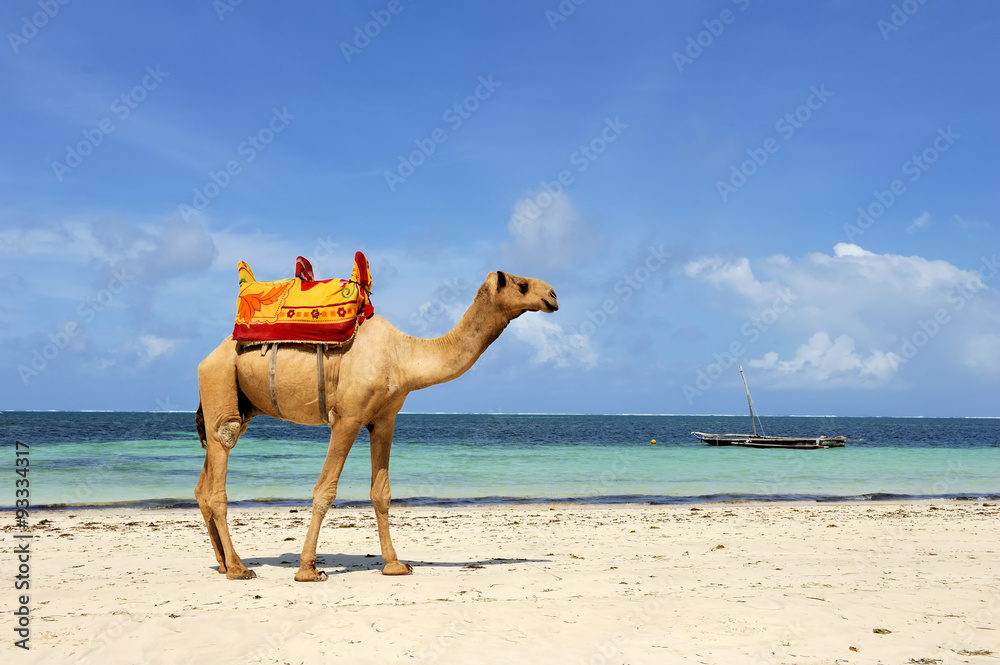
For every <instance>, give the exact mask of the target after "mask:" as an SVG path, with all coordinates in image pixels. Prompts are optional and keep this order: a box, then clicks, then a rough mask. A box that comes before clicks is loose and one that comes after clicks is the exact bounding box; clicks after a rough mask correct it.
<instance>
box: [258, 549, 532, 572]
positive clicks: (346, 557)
mask: <svg viewBox="0 0 1000 665" xmlns="http://www.w3.org/2000/svg"><path fill="white" fill-rule="evenodd" d="M405 561H406V563H409V564H411V565H412V566H413V567H415V568H420V567H424V566H427V567H432V568H470V569H471V568H483V567H485V566H498V565H510V564H512V563H548V562H549V561H551V559H483V560H479V561H415V560H413V559H406V560H405ZM243 564H244V565H245V566H247V567H248V568H260V567H262V566H273V567H275V568H292V569H298V567H299V555H298V553H295V554H292V553H286V554H281V555H279V556H272V557H267V556H265V557H260V556H258V557H253V558H252V559H246V560H244V561H243ZM384 565H385V562H384V561H382V557H381V556H379V555H377V554H343V553H339V554H319V555H317V557H316V566H317V567H318V568H321V569H322V570H323V571H325V572H326V574H327V575H343V574H345V573H354V572H358V571H362V570H381V569H382V566H384Z"/></svg>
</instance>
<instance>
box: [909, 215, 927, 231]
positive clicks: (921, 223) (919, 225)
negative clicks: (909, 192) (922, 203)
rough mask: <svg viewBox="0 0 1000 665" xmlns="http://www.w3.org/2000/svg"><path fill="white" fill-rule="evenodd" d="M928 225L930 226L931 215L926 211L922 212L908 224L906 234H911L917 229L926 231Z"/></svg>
mask: <svg viewBox="0 0 1000 665" xmlns="http://www.w3.org/2000/svg"><path fill="white" fill-rule="evenodd" d="M930 225H931V214H930V213H929V212H927V211H926V210H924V212H923V214H922V215H920V217H917V218H916V219H915V220H913V221H912V222H910V225H909V226H907V227H906V232H907V233H913V232H914V231H916V230H917V229H926V228H927V227H928V226H930Z"/></svg>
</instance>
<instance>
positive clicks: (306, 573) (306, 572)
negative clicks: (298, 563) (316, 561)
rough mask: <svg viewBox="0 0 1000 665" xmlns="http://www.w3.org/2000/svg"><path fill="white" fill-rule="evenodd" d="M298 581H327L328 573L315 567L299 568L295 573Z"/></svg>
mask: <svg viewBox="0 0 1000 665" xmlns="http://www.w3.org/2000/svg"><path fill="white" fill-rule="evenodd" d="M295 581H296V582H325V581H326V573H325V572H323V571H322V570H316V569H315V568H299V570H298V572H297V573H295Z"/></svg>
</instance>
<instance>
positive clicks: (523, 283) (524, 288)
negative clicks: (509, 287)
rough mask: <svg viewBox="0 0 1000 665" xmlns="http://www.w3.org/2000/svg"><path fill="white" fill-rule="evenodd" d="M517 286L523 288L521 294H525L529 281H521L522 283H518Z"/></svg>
mask: <svg viewBox="0 0 1000 665" xmlns="http://www.w3.org/2000/svg"><path fill="white" fill-rule="evenodd" d="M517 288H519V289H521V295H524V294H525V293H527V292H528V284H527V282H521V283H520V284H518V285H517Z"/></svg>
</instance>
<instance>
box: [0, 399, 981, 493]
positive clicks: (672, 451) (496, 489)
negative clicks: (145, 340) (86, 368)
mask: <svg viewBox="0 0 1000 665" xmlns="http://www.w3.org/2000/svg"><path fill="white" fill-rule="evenodd" d="M763 424H764V426H765V427H766V428H767V433H768V434H780V435H800V436H818V435H821V434H825V435H828V436H833V435H845V436H849V437H852V438H854V439H859V440H857V441H849V442H848V443H847V447H846V448H839V449H838V448H833V449H825V450H757V449H747V448H734V447H711V446H706V445H704V444H702V443H701V442H700V441H698V440H697V439H696V438H694V437H693V436H691V434H690V432H692V431H695V430H697V431H703V432H744V431H748V429H749V426H750V422H749V418H748V417H747V416H739V417H737V416H656V415H651V416H650V415H611V416H580V415H492V414H490V415H486V414H484V415H452V414H400V415H399V416H398V418H397V423H396V436H395V439H394V441H393V448H392V457H391V462H390V466H389V478H390V482H391V485H392V493H393V497H394V498H393V501H394V503H396V504H409V505H457V504H473V503H530V502H550V501H565V502H588V503H628V502H633V503H699V502H712V501H741V500H766V501H792V500H819V501H843V500H854V501H864V500H880V499H896V498H984V499H996V498H997V497H998V496H1000V420H994V419H978V418H977V419H953V418H833V417H772V418H764V419H763ZM653 439H655V440H656V444H655V445H654V444H651V443H650V441H651V440H653ZM15 440H17V441H23V442H25V443H27V444H28V445H29V446H30V448H29V449H28V450H29V455H28V457H29V459H30V465H29V469H30V471H29V474H28V475H29V478H30V488H31V504H32V505H33V506H42V505H44V506H79V507H85V506H107V505H118V504H138V505H147V506H192V507H193V506H195V505H196V504H195V502H194V486H195V484H196V483H197V481H198V476H199V474H200V472H201V465H202V462H203V460H204V451H203V450H202V448H201V446H200V444H199V442H198V437H197V434H196V433H195V428H194V414H193V413H161V412H156V413H118V412H5V413H3V414H0V441H2V442H3V446H4V449H5V451H6V453H5V459H6V462H5V463H4V464H3V465H2V466H3V468H6V469H8V471H7V475H8V479H7V481H6V484H7V487H8V488H9V489H7V490H0V506H2V507H5V508H9V507H11V506H13V505H14V494H15V479H16V477H15V475H14V474H15V472H14V469H15V466H14V458H15V452H14V442H15ZM328 442H329V430H328V429H327V428H326V427H306V426H301V425H294V424H291V423H285V422H280V421H276V420H273V419H271V418H267V417H258V418H256V419H254V420H253V421H252V422H251V424H250V427H249V429H248V431H247V433H246V434H245V435H244V436H243V437H242V438H241V439H240V441H239V443H238V444H237V446H236V448H235V449H234V450H233V452H232V454H231V456H230V463H229V477H228V492H229V500H230V503H231V504H233V505H257V504H269V503H270V504H278V505H293V506H305V505H309V503H310V497H311V495H312V488H313V485H314V484H315V482H316V478H317V477H318V475H319V471H320V469H321V468H322V465H323V460H324V457H325V455H326V448H327V443H328ZM368 452H369V451H368V434H367V431H365V430H364V429H362V431H361V433H360V434H359V436H358V439H357V441H356V442H355V445H354V448H353V449H352V451H351V454H350V455H349V457H348V460H347V465H346V466H345V468H344V472H343V475H342V476H341V480H340V484H339V494H338V498H337V504H338V505H360V504H366V503H367V502H368V490H369V483H370V474H371V466H370V460H369V456H368ZM3 484H4V481H3V480H2V479H0V487H2V486H3Z"/></svg>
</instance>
